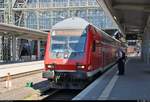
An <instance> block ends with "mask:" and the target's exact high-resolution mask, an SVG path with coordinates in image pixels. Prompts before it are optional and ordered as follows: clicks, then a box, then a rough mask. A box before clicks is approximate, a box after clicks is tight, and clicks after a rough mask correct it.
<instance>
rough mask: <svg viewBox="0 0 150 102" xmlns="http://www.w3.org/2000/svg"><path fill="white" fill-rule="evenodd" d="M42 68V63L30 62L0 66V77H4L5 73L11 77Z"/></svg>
mask: <svg viewBox="0 0 150 102" xmlns="http://www.w3.org/2000/svg"><path fill="white" fill-rule="evenodd" d="M43 68H44V61H43V60H42V61H32V62H22V63H13V64H4V65H0V77H3V76H6V75H7V73H10V74H11V75H14V74H19V73H24V72H28V71H34V70H40V69H43Z"/></svg>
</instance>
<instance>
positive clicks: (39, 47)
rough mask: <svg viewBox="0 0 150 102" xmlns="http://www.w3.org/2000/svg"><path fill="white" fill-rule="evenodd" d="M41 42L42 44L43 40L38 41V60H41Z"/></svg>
mask: <svg viewBox="0 0 150 102" xmlns="http://www.w3.org/2000/svg"><path fill="white" fill-rule="evenodd" d="M40 42H41V40H38V41H37V58H38V60H40V59H41V58H40V55H41V54H40Z"/></svg>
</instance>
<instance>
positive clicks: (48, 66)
mask: <svg viewBox="0 0 150 102" xmlns="http://www.w3.org/2000/svg"><path fill="white" fill-rule="evenodd" d="M54 67H55V66H54V65H52V64H49V65H47V68H54Z"/></svg>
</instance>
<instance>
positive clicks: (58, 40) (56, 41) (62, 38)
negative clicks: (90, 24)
mask: <svg viewBox="0 0 150 102" xmlns="http://www.w3.org/2000/svg"><path fill="white" fill-rule="evenodd" d="M78 32H79V31H78ZM54 33H55V34H54ZM71 33H73V32H71ZM76 33H77V32H76ZM85 43H86V30H84V31H82V32H81V33H80V34H78V35H77V34H69V33H68V34H66V33H65V34H58V33H57V34H56V32H53V33H52V36H51V52H52V53H56V54H58V53H59V54H61V53H69V54H71V56H72V55H74V54H77V53H78V54H83V53H84V50H85Z"/></svg>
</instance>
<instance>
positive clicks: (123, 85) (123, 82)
mask: <svg viewBox="0 0 150 102" xmlns="http://www.w3.org/2000/svg"><path fill="white" fill-rule="evenodd" d="M73 100H150V65H147V64H145V63H143V62H142V61H141V60H140V58H139V57H131V58H129V60H128V62H127V63H126V66H125V75H123V76H118V75H117V67H116V66H115V67H114V68H112V69H111V70H109V71H108V72H106V73H105V74H104V75H102V76H101V77H100V78H98V79H97V80H96V81H95V82H93V83H92V84H91V85H90V86H88V87H87V88H86V89H85V90H83V91H82V92H81V93H80V94H78V95H77V96H76V97H75V98H74V99H73Z"/></svg>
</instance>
